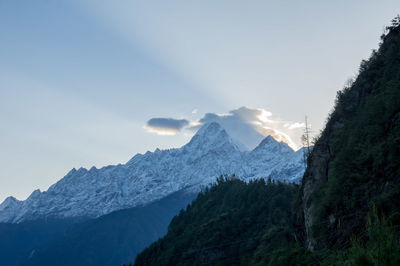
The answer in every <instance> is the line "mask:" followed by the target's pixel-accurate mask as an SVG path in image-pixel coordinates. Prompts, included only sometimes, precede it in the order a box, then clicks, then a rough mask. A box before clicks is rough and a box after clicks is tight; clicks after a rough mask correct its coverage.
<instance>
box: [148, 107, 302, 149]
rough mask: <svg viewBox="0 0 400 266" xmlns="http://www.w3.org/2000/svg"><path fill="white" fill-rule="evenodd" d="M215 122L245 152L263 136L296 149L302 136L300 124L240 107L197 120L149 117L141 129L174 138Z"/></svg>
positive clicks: (264, 112)
mask: <svg viewBox="0 0 400 266" xmlns="http://www.w3.org/2000/svg"><path fill="white" fill-rule="evenodd" d="M210 122H217V123H219V124H220V125H221V126H222V127H224V129H225V130H226V131H227V132H228V133H229V135H230V136H231V137H232V138H233V139H235V140H236V141H238V142H240V143H241V144H243V145H244V146H245V147H247V149H249V150H251V149H253V148H255V147H256V146H257V145H258V144H259V143H260V142H261V140H262V139H263V138H265V137H266V136H269V135H270V136H273V137H274V138H275V139H276V140H278V141H283V142H285V143H287V144H288V145H289V146H290V147H292V148H293V149H295V150H297V149H298V148H299V147H301V145H300V142H301V141H300V138H301V135H302V133H303V128H304V123H300V122H291V121H284V120H281V119H278V118H276V117H274V116H273V114H272V113H271V112H269V111H267V110H265V109H261V108H256V109H252V108H248V107H240V108H238V109H235V110H232V111H230V112H228V113H226V114H216V113H206V114H205V115H204V116H203V117H202V118H201V119H199V120H197V121H188V120H185V119H181V120H177V119H172V118H153V119H150V120H149V121H148V123H147V125H146V126H145V127H146V129H147V130H148V131H149V132H154V133H157V134H159V135H175V134H176V133H178V132H179V131H181V130H182V129H186V132H188V133H191V134H193V133H194V132H196V131H197V130H198V129H199V128H200V127H201V126H202V125H203V124H206V123H210Z"/></svg>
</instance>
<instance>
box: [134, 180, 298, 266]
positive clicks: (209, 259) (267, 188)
mask: <svg viewBox="0 0 400 266" xmlns="http://www.w3.org/2000/svg"><path fill="white" fill-rule="evenodd" d="M297 190H298V186H297V185H294V184H291V185H286V184H282V183H272V182H267V183H266V182H265V181H264V180H263V179H261V180H256V181H251V182H250V183H248V184H247V183H245V182H243V181H240V180H239V179H236V178H235V177H233V178H228V177H224V178H220V179H218V182H217V184H215V185H213V186H211V187H210V188H207V189H206V190H205V191H204V192H202V193H200V194H199V195H198V197H197V198H196V200H195V201H193V203H192V204H191V205H189V206H188V207H187V209H186V210H185V211H181V213H180V214H179V215H178V216H176V217H175V218H174V219H173V220H172V222H171V224H170V226H169V229H168V234H167V235H166V236H165V237H164V238H162V239H160V240H158V241H157V242H155V243H153V244H152V245H151V246H150V247H149V248H147V249H145V250H144V251H143V252H142V253H141V254H140V255H138V257H137V259H136V263H135V265H239V264H240V265H248V264H250V263H255V264H256V263H257V262H259V261H260V260H261V259H262V257H263V254H260V253H262V250H263V249H265V247H264V245H263V243H264V242H269V241H270V240H271V239H273V238H280V237H282V239H280V242H279V243H278V242H276V243H275V244H274V245H275V246H279V247H281V248H284V249H287V243H288V242H292V240H293V238H294V235H293V228H292V227H291V216H292V213H291V209H292V208H291V202H292V199H293V197H294V195H295V193H296V191H297Z"/></svg>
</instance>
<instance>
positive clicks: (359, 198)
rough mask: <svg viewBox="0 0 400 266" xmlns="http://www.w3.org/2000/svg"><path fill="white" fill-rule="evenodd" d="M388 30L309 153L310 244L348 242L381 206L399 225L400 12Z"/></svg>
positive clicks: (303, 233) (301, 207) (305, 202)
mask: <svg viewBox="0 0 400 266" xmlns="http://www.w3.org/2000/svg"><path fill="white" fill-rule="evenodd" d="M387 30H388V33H387V34H384V35H382V37H381V38H382V43H381V45H380V48H379V50H378V51H373V53H372V55H371V57H370V59H369V60H364V61H363V62H362V63H361V65H360V70H359V75H358V77H357V78H356V79H355V80H354V82H353V84H351V85H350V86H348V87H346V88H345V89H344V90H342V91H340V92H338V94H337V98H336V102H335V108H334V111H333V112H332V113H331V114H330V116H329V119H328V122H327V124H326V126H325V129H324V130H323V132H322V133H321V136H320V138H319V139H318V141H317V142H316V143H315V146H314V149H313V151H312V153H311V156H310V157H309V158H308V163H307V170H306V172H305V174H304V178H303V181H302V187H301V191H300V193H299V195H300V196H299V199H298V204H297V210H298V211H297V225H298V237H299V238H301V239H303V240H304V245H305V246H306V247H307V248H308V249H310V250H323V249H331V248H334V249H335V248H339V249H340V248H343V247H346V246H348V245H349V239H350V238H351V237H352V236H363V235H364V234H365V233H366V232H365V228H366V227H365V220H366V217H367V216H369V215H373V214H374V212H375V211H374V210H378V213H379V214H380V215H382V216H384V217H388V218H389V219H390V223H392V224H393V225H396V224H400V210H399V206H400V75H399V73H400V17H397V18H396V19H395V20H394V21H393V25H392V26H390V27H388V28H387ZM332 232H335V233H334V234H333V233H332ZM363 237H364V236H363ZM363 264H364V265H367V263H363Z"/></svg>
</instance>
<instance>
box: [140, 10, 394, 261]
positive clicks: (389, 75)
mask: <svg viewBox="0 0 400 266" xmlns="http://www.w3.org/2000/svg"><path fill="white" fill-rule="evenodd" d="M381 39H382V43H381V45H380V47H379V49H378V50H377V51H373V53H372V55H371V57H370V59H369V60H365V61H362V63H361V64H360V69H359V74H358V76H357V77H356V78H355V80H354V81H352V82H351V83H349V85H348V86H347V87H345V88H344V89H343V90H341V91H339V92H338V94H337V98H336V101H335V107H334V110H333V111H332V113H331V114H330V115H329V117H328V119H327V124H326V127H325V129H324V130H323V131H322V132H321V134H320V136H319V138H318V139H317V141H316V143H315V146H314V148H313V150H312V152H311V155H310V156H309V158H308V161H307V170H306V173H305V175H304V177H303V180H302V184H301V187H300V188H299V187H297V186H296V185H292V184H281V183H277V184H275V183H268V184H265V182H263V181H262V180H260V181H253V182H250V183H249V184H246V183H243V182H241V181H239V180H236V179H220V180H219V181H218V184H216V185H214V186H212V187H211V188H209V189H208V190H206V191H205V192H204V193H201V194H200V195H199V196H198V198H197V199H196V200H195V201H194V202H193V203H192V205H190V206H189V207H188V209H187V210H186V211H182V212H181V213H180V214H179V216H177V217H175V218H174V219H173V221H172V222H171V224H170V226H169V230H168V234H167V235H166V236H165V237H164V238H162V239H160V240H158V241H157V242H155V243H153V244H152V245H151V246H150V247H149V248H147V249H146V250H145V251H144V252H142V253H141V254H139V255H138V257H137V260H136V262H135V265H400V243H399V229H400V17H397V18H395V19H394V20H393V23H392V25H391V26H389V27H387V31H386V32H385V34H383V35H382V37H381Z"/></svg>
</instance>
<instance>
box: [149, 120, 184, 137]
mask: <svg viewBox="0 0 400 266" xmlns="http://www.w3.org/2000/svg"><path fill="white" fill-rule="evenodd" d="M187 125H189V121H188V120H186V119H174V118H152V119H150V120H149V121H147V123H146V125H145V126H144V127H145V129H146V130H147V131H149V132H152V133H156V134H158V135H176V134H177V133H178V132H179V131H181V129H182V128H184V127H185V126H187Z"/></svg>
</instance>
